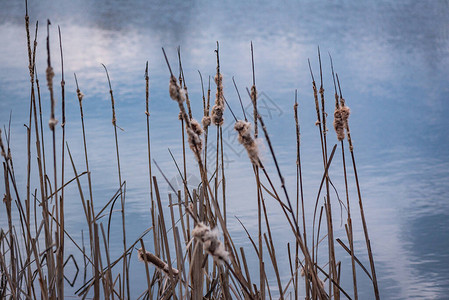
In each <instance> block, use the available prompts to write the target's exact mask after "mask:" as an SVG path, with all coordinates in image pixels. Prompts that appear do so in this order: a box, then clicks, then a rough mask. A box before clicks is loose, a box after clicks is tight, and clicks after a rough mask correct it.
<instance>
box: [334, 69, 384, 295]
mask: <svg viewBox="0 0 449 300" xmlns="http://www.w3.org/2000/svg"><path fill="white" fill-rule="evenodd" d="M337 82H338V89H339V91H340V106H344V105H345V100H344V98H343V96H342V93H341V88H340V81H339V79H338V74H337ZM345 127H346V134H347V136H348V143H349V151H350V152H351V159H352V166H353V169H354V177H355V182H356V187H357V196H358V198H359V208H360V217H361V218H362V225H363V233H364V235H365V243H366V248H367V251H368V257H369V262H370V267H371V276H372V278H373V288H374V296H375V297H376V299H377V300H378V299H380V296H379V286H378V284H377V276H376V268H375V266H374V258H373V252H372V250H371V241H370V239H369V235H368V226H367V225H366V219H365V213H364V211H363V202H362V193H361V191H360V184H359V177H358V173H357V167H356V163H355V156H354V147H353V145H352V139H351V133H350V130H349V123H348V122H346V123H345Z"/></svg>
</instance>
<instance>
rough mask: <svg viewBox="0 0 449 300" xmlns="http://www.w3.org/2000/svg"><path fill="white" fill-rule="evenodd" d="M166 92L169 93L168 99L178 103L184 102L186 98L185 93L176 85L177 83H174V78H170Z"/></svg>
mask: <svg viewBox="0 0 449 300" xmlns="http://www.w3.org/2000/svg"><path fill="white" fill-rule="evenodd" d="M168 91H169V93H170V98H172V99H173V100H175V101H176V102H178V103H182V102H184V100H185V98H186V96H185V91H184V89H182V88H181V87H180V86H179V85H178V83H177V82H176V78H175V77H174V76H172V77H170V83H169V86H168Z"/></svg>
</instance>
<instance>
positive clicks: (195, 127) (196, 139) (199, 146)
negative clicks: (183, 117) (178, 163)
mask: <svg viewBox="0 0 449 300" xmlns="http://www.w3.org/2000/svg"><path fill="white" fill-rule="evenodd" d="M190 126H191V127H187V128H186V131H187V136H188V142H189V146H190V149H192V151H193V153H194V154H195V157H196V158H197V159H198V160H200V159H199V158H200V153H201V151H202V150H203V141H202V140H201V134H203V129H202V128H201V125H200V124H199V123H198V121H197V120H195V119H191V120H190Z"/></svg>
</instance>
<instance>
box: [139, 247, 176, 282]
mask: <svg viewBox="0 0 449 300" xmlns="http://www.w3.org/2000/svg"><path fill="white" fill-rule="evenodd" d="M137 258H138V259H139V261H142V262H144V261H145V260H146V261H147V262H149V263H152V264H153V265H155V266H156V267H158V268H159V269H161V270H162V271H164V272H165V273H167V274H169V273H170V271H169V270H170V269H169V266H168V264H167V263H166V262H164V261H163V260H162V259H160V258H159V257H157V256H156V255H154V254H153V253H151V252H149V251H145V253H144V252H143V250H142V248H140V249H139V250H137ZM171 271H172V273H173V275H175V276H176V275H178V274H179V271H178V270H177V269H175V268H171Z"/></svg>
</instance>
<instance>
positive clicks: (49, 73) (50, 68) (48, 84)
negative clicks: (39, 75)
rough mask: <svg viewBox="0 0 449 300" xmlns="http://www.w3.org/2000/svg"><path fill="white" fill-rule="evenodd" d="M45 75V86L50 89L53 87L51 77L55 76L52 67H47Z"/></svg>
mask: <svg viewBox="0 0 449 300" xmlns="http://www.w3.org/2000/svg"><path fill="white" fill-rule="evenodd" d="M46 75H47V86H48V89H49V90H51V89H53V77H55V72H54V71H53V68H52V67H48V68H47V70H46Z"/></svg>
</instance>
